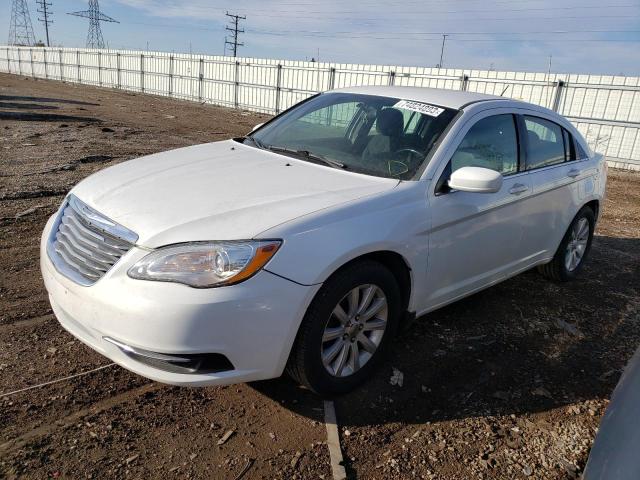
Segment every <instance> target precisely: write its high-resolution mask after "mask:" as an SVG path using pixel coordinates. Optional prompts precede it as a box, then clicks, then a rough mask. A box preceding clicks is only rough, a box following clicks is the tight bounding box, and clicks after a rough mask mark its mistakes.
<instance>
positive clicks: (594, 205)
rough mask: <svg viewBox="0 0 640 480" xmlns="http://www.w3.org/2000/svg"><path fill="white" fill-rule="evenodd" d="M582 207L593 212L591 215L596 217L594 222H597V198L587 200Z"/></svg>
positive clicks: (598, 208)
mask: <svg viewBox="0 0 640 480" xmlns="http://www.w3.org/2000/svg"><path fill="white" fill-rule="evenodd" d="M583 207H589V208H590V209H591V210H592V211H593V215H594V216H595V217H596V220H598V218H599V215H600V200H598V199H597V198H594V199H593V200H589V201H588V202H587V203H585V204H584V205H583Z"/></svg>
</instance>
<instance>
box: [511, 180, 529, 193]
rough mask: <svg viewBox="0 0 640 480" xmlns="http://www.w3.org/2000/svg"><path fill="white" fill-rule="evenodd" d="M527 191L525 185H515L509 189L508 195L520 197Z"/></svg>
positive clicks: (527, 188)
mask: <svg viewBox="0 0 640 480" xmlns="http://www.w3.org/2000/svg"><path fill="white" fill-rule="evenodd" d="M527 190H529V187H527V186H526V185H525V184H523V183H516V184H515V185H514V186H513V187H511V189H510V190H509V193H510V194H511V195H520V194H521V193H524V192H526V191H527Z"/></svg>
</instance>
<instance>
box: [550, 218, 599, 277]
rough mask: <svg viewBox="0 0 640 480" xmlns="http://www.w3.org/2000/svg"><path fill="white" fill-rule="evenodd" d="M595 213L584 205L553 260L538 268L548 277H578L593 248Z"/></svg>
mask: <svg viewBox="0 0 640 480" xmlns="http://www.w3.org/2000/svg"><path fill="white" fill-rule="evenodd" d="M594 228H595V215H594V213H593V210H591V208H589V207H582V209H581V210H580V211H579V212H578V214H577V215H576V216H575V218H574V219H573V222H571V225H570V226H569V229H568V230H567V233H566V234H565V235H564V238H563V239H562V242H560V246H559V247H558V250H557V251H556V254H555V255H554V257H553V260H551V262H549V263H547V264H546V265H541V266H539V267H538V270H539V271H540V272H541V273H542V274H543V275H544V276H545V277H547V278H550V279H551V280H555V281H558V282H566V281H569V280H572V279H573V278H575V277H576V275H577V274H578V272H579V271H580V270H581V269H582V266H583V264H584V261H585V259H586V258H587V255H588V254H589V250H590V249H591V242H592V240H593V231H594Z"/></svg>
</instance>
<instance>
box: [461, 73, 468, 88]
mask: <svg viewBox="0 0 640 480" xmlns="http://www.w3.org/2000/svg"><path fill="white" fill-rule="evenodd" d="M468 86H469V75H465V74H464V73H463V74H462V76H461V77H460V90H462V91H466V90H467V87H468Z"/></svg>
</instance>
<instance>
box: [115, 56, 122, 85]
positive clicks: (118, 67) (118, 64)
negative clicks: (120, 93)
mask: <svg viewBox="0 0 640 480" xmlns="http://www.w3.org/2000/svg"><path fill="white" fill-rule="evenodd" d="M116 82H117V88H122V83H121V80H120V52H118V53H116Z"/></svg>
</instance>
